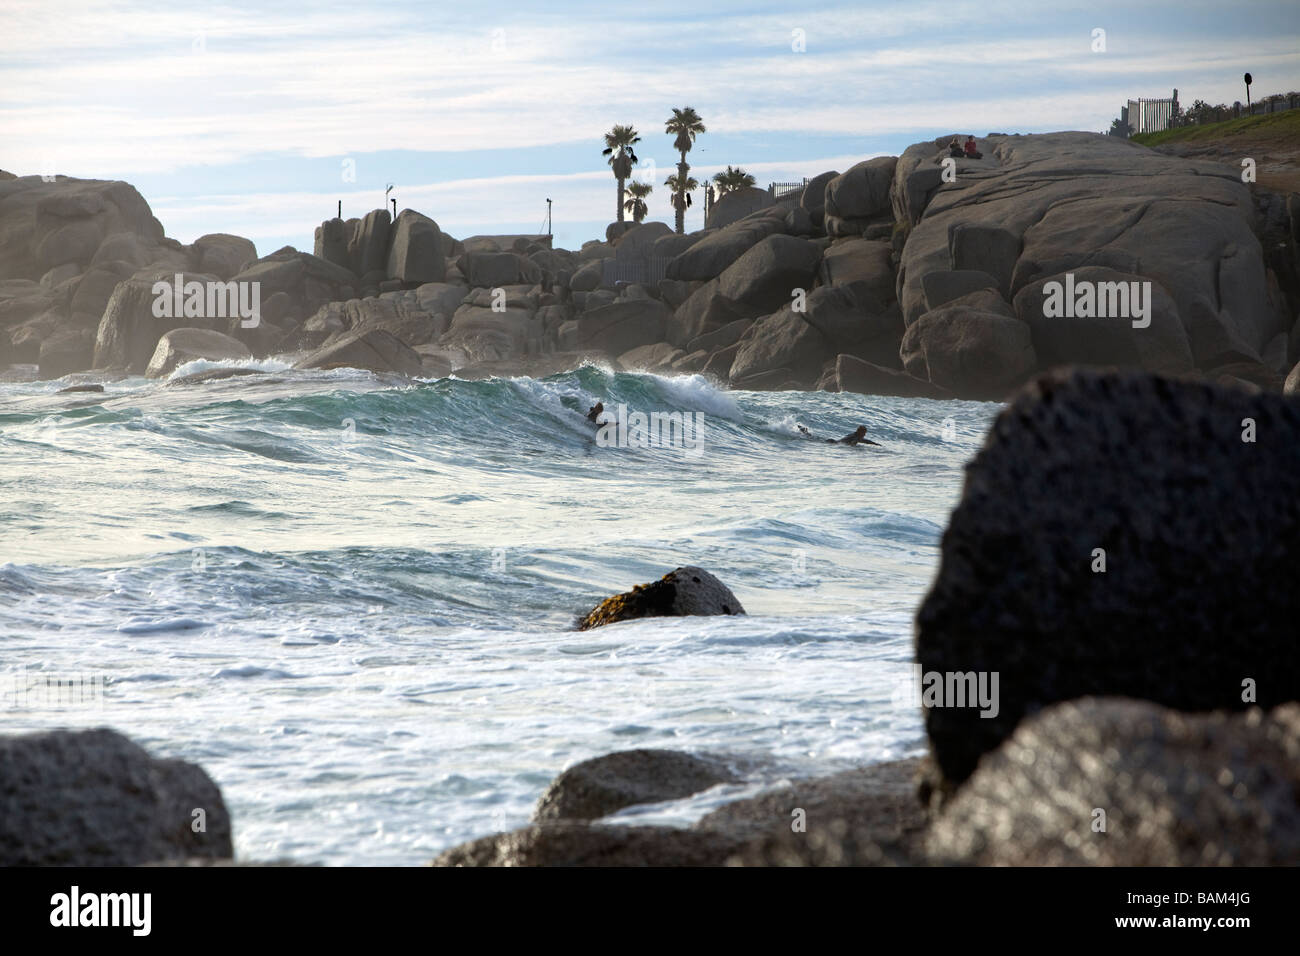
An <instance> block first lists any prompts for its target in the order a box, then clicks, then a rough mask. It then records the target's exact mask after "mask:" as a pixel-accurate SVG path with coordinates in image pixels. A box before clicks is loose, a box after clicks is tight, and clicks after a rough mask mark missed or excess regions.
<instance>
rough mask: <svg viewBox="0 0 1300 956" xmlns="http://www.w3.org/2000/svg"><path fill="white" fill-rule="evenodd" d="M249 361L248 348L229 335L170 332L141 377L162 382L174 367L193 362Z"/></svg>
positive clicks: (162, 340)
mask: <svg viewBox="0 0 1300 956" xmlns="http://www.w3.org/2000/svg"><path fill="white" fill-rule="evenodd" d="M252 357H253V353H252V352H250V351H249V350H248V346H246V345H244V343H243V342H240V341H239V340H238V339H232V338H231V337H230V336H229V335H223V334H222V333H220V332H216V331H213V330H211V329H190V328H180V329H172V330H171V331H170V332H168V333H166V334H164V335H163V336H162V338H160V339H159V340H158V347H157V348H156V349H154V353H153V358H151V359H150V360H149V365H148V367H147V368H146V369H145V375H146V376H148V377H149V378H162V377H164V376H166V375H170V374H171V373H172V372H174V371H175V370H176V368H177V366H180V365H184V364H185V363H186V362H192V361H194V360H195V359H210V360H212V361H214V362H225V361H231V360H238V359H249V358H252Z"/></svg>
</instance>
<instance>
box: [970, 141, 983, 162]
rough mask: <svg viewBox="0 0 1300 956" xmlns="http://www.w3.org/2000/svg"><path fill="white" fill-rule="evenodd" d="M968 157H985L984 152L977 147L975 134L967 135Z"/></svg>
mask: <svg viewBox="0 0 1300 956" xmlns="http://www.w3.org/2000/svg"><path fill="white" fill-rule="evenodd" d="M966 158H967V159H983V158H984V154H983V153H981V152H980V151H979V150H978V149H976V148H975V137H974V136H968V137H966Z"/></svg>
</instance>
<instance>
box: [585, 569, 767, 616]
mask: <svg viewBox="0 0 1300 956" xmlns="http://www.w3.org/2000/svg"><path fill="white" fill-rule="evenodd" d="M744 613H745V609H744V608H743V607H742V606H741V604H740V601H738V600H737V599H736V596H735V595H734V594H732V593H731V589H730V588H728V587H727V586H726V585H725V584H723V583H722V582H721V581H719V580H718V579H717V578H715V577H714V576H713V575H712V574H710V573H709V572H708V571H705V570H704V569H703V568H697V567H694V566H693V565H687V566H686V567H682V568H677V569H676V570H674V571H669V572H668V573H667V574H665V575H664V576H663V577H662V578H660V579H659V580H658V581H651V582H650V583H649V584H638V585H637V586H636V587H634V588H633V589H632V590H631V591H627V592H625V593H623V594H615V595H614V596H613V597H610V598H606V599H605V600H604V601H602V602H601V603H600V604H598V605H597V606H596V607H594V608H592V609H591V611H589V612H588V613H587V614H586V615H585V616H584V617H583V618H582V620H581V621H580V622H579V624H578V630H580V631H586V630H590V629H591V628H593V627H601V626H602V625H605V624H617V623H618V622H619V621H630V620H633V619H635V618H640V617H686V616H688V615H694V614H701V615H713V614H744Z"/></svg>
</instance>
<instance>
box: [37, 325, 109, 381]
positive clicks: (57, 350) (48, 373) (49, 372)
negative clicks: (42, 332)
mask: <svg viewBox="0 0 1300 956" xmlns="http://www.w3.org/2000/svg"><path fill="white" fill-rule="evenodd" d="M94 358H95V333H94V331H93V330H92V329H66V328H65V329H60V330H58V331H56V332H54V333H52V334H51V335H50V336H49V337H48V338H45V339H43V340H42V341H41V348H40V355H39V358H38V364H39V365H40V377H41V378H43V379H50V378H62V377H63V376H64V375H68V374H70V373H72V372H82V371H85V370H86V369H88V368H90V367H91V365H92V364H93V363H94Z"/></svg>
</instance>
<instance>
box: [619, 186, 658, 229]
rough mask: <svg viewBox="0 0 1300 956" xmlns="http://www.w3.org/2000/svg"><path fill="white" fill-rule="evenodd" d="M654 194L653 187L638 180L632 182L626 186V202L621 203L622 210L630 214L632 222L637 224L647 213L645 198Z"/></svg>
mask: <svg viewBox="0 0 1300 956" xmlns="http://www.w3.org/2000/svg"><path fill="white" fill-rule="evenodd" d="M652 192H654V186H652V185H651V184H650V183H643V182H641V181H640V180H636V179H634V180H632V182H630V183H628V184H627V195H628V200H627V202H625V203H623V208H624V209H626V210H627V211H628V212H630V213H631V214H632V221H633V222H637V223H639V222H640V221H641V220H642V219H644V218H645V214H646V213H647V212H649V211H650V210H649V207H648V206H647V205H646V202H645V197H646V196H649V195H650V194H651V193H652Z"/></svg>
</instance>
